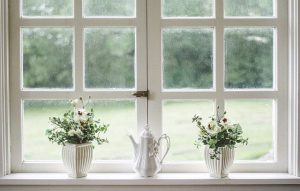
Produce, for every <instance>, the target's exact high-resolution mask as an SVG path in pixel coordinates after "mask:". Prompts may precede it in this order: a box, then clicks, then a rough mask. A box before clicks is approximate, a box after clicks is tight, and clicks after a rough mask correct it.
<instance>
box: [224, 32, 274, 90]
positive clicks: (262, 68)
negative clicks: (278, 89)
mask: <svg viewBox="0 0 300 191" xmlns="http://www.w3.org/2000/svg"><path fill="white" fill-rule="evenodd" d="M273 33H274V29H272V28H247V29H246V28H243V29H242V28H240V29H232V28H230V29H229V28H228V29H225V65H226V70H225V71H226V72H225V87H226V88H273V38H274V37H273V36H274V35H273Z"/></svg>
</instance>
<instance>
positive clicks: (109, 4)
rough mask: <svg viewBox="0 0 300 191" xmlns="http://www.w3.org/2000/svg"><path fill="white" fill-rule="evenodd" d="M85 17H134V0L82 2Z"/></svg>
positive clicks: (93, 0) (89, 0)
mask: <svg viewBox="0 0 300 191" xmlns="http://www.w3.org/2000/svg"><path fill="white" fill-rule="evenodd" d="M83 3H84V16H86V17H135V14H136V13H135V12H136V6H135V3H136V2H135V0H84V1H83Z"/></svg>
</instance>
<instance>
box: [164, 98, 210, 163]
mask: <svg viewBox="0 0 300 191" xmlns="http://www.w3.org/2000/svg"><path fill="white" fill-rule="evenodd" d="M214 105H215V104H214V101H213V100H164V101H163V105H162V109H163V132H164V133H166V134H168V135H169V136H170V138H171V143H172V145H171V150H170V151H169V154H168V155H167V158H166V160H167V161H196V160H203V150H202V148H200V150H199V149H197V148H196V146H195V145H194V143H195V141H196V140H197V134H198V128H197V127H196V124H192V118H193V116H194V115H195V114H197V115H199V116H201V117H202V118H203V122H204V123H208V121H209V117H210V116H212V115H214V107H215V106H214Z"/></svg>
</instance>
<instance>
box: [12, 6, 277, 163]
mask: <svg viewBox="0 0 300 191" xmlns="http://www.w3.org/2000/svg"><path fill="white" fill-rule="evenodd" d="M15 1H18V2H19V3H21V4H20V5H21V6H20V9H21V11H20V14H21V15H20V18H26V19H27V20H26V22H24V23H25V24H24V25H20V26H17V27H18V29H19V30H20V41H19V42H18V45H19V46H20V49H21V51H20V55H18V56H19V57H20V59H19V61H20V63H19V64H20V66H21V67H20V68H21V69H20V76H21V80H20V82H19V83H20V84H19V87H20V92H19V96H18V97H19V98H18V99H19V100H18V101H19V102H20V103H21V106H20V108H21V109H22V112H21V113H22V114H21V115H22V116H20V124H19V125H20V126H21V129H22V149H23V156H22V157H23V159H24V160H25V161H47V160H61V148H60V147H59V146H57V145H55V144H52V143H50V142H49V141H48V139H47V137H46V135H45V130H46V128H48V127H49V126H50V123H49V117H59V116H61V115H62V114H63V113H64V112H65V111H66V110H68V109H72V108H71V106H70V104H69V101H68V100H70V99H73V98H75V95H76V96H81V95H83V96H88V95H91V96H92V102H91V104H92V106H93V107H94V110H95V114H96V116H97V117H98V116H99V118H100V120H101V121H102V122H103V123H109V124H110V128H109V130H108V134H107V136H108V140H109V144H103V145H101V146H95V152H94V159H95V160H103V161H111V160H116V161H119V160H126V161H129V160H131V159H132V156H133V148H132V145H131V143H130V141H129V139H128V137H127V133H128V131H132V132H134V133H136V132H138V129H139V128H142V127H139V125H138V124H139V120H140V119H139V117H138V115H139V111H140V110H139V109H138V108H140V107H139V104H140V102H141V101H140V100H142V101H143V102H146V103H147V99H146V98H136V97H134V96H131V94H132V92H134V91H137V90H143V89H140V88H139V87H140V86H139V83H140V81H143V82H145V84H147V83H149V80H150V79H151V78H152V77H153V76H152V77H149V76H148V78H147V75H139V72H140V68H141V62H140V61H141V60H142V59H141V57H145V60H146V61H145V63H146V64H147V67H148V68H149V67H152V66H151V65H152V63H149V62H148V60H147V58H146V56H145V55H147V54H148V53H147V51H148V52H151V51H156V50H152V49H151V48H150V47H147V46H148V45H147V44H146V45H145V47H146V48H145V50H143V49H140V47H141V44H143V43H142V42H146V39H143V38H147V36H148V35H149V33H151V30H150V29H148V31H146V30H143V29H141V28H140V27H141V26H142V25H141V24H139V22H140V21H139V19H140V18H139V17H141V16H140V15H139V14H140V11H139V7H142V6H139V3H140V1H139V0H82V1H81V2H82V3H80V4H77V3H78V2H77V1H76V0H75V1H74V0H63V1H62V0H15ZM216 1H217V0H161V1H159V2H160V6H161V11H160V12H161V18H160V21H161V23H162V24H161V25H160V27H161V28H160V29H161V30H160V31H161V34H160V36H159V37H158V39H159V40H160V42H161V44H160V45H159V47H160V50H157V51H159V52H160V53H161V58H160V60H161V62H160V63H159V64H160V68H161V69H160V70H158V71H161V72H158V73H157V74H156V75H157V76H161V82H160V84H156V86H157V87H159V88H157V89H160V90H161V91H160V92H152V90H151V89H149V90H150V95H151V94H152V93H153V94H154V95H157V94H158V95H161V96H159V98H158V99H159V100H157V102H159V103H160V110H161V121H160V124H161V125H160V126H159V127H155V128H159V129H160V130H161V131H160V132H163V133H166V134H168V135H169V136H170V138H171V150H170V152H169V154H168V155H167V158H166V161H168V162H170V163H176V162H186V161H188V162H189V161H193V162H194V161H202V160H203V156H202V150H203V148H200V151H199V150H198V149H197V148H196V146H195V145H194V142H195V140H196V138H197V128H196V127H195V124H192V117H193V116H194V115H195V114H198V115H200V116H202V117H203V119H204V121H205V122H207V121H208V120H209V117H210V116H212V115H214V114H215V113H216V107H217V105H218V104H221V107H222V109H223V110H226V111H227V113H228V117H229V118H230V119H231V120H232V121H231V122H235V123H240V124H241V126H242V127H243V128H244V131H245V137H247V138H249V144H248V145H247V146H241V147H240V148H238V149H237V151H236V158H237V159H238V160H247V161H261V162H266V161H275V160H276V156H277V153H276V152H277V151H276V149H277V146H276V141H275V137H276V132H277V130H276V129H277V128H278V127H277V120H278V119H277V116H278V113H277V104H278V102H279V100H278V98H277V97H276V96H273V94H272V92H273V91H277V84H278V83H277V82H278V76H277V75H276V69H277V65H278V64H281V63H277V60H278V59H277V58H276V57H277V54H276V53H277V48H278V47H277V32H278V31H277V27H278V26H271V25H270V24H268V25H266V26H264V24H262V22H260V23H259V25H256V24H255V21H256V19H257V18H259V19H264V18H273V19H274V20H276V16H277V12H276V6H277V1H276V0H251V1H249V0H223V3H222V8H223V17H221V18H220V17H218V19H219V20H218V22H220V21H221V22H222V21H225V22H226V19H227V18H230V19H232V18H234V19H236V20H237V22H236V23H238V20H241V22H240V23H241V24H236V23H234V22H235V21H233V23H234V25H226V24H223V25H218V26H217V25H215V24H214V23H215V22H214V21H215V20H216V19H217V17H216V14H217V13H216V4H217V2H216ZM79 5H80V6H81V9H80V10H81V11H82V12H81V13H80V14H77V13H76V12H74V11H75V10H77V11H78V10H79V9H78V8H77V9H75V7H76V6H79ZM148 11H149V10H148ZM153 11H154V10H153ZM74 15H75V16H74ZM78 15H80V16H81V17H79V18H78ZM36 18H38V19H41V20H43V19H45V23H43V25H41V24H40V23H39V22H36V20H35V19H36ZM112 18H113V21H112V23H109V21H111V20H110V19H112ZM245 18H246V19H249V18H251V19H253V20H252V24H253V25H250V24H247V20H243V19H245ZM61 19H65V21H66V22H65V23H67V24H66V25H64V24H63V22H62V20H61ZM145 19H147V16H146V18H145ZM184 19H186V20H188V21H187V22H190V23H192V24H190V25H189V24H182V23H184ZM194 19H196V20H197V19H198V20H199V24H197V23H196V22H194ZM49 20H50V21H49ZM206 20H207V23H209V24H206V23H205V22H203V21H206ZM30 21H32V23H31V24H29V25H28V26H27V25H26V23H30ZM48 21H49V22H48ZM76 22H79V23H80V24H76ZM144 22H146V20H145V21H144ZM36 23H38V24H37V25H35V24H36ZM195 23H196V24H195ZM202 23H204V24H202ZM56 24H57V25H56ZM77 27H78V28H77ZM218 27H220V28H218ZM219 31H222V33H220V32H219ZM142 33H146V34H145V35H142ZM159 40H158V41H157V42H159ZM220 46H222V47H220ZM146 49H148V50H147V51H146ZM219 51H221V53H220V52H219ZM143 55H144V56H143ZM220 70H223V71H221V73H222V78H221V77H220V76H218V75H219V74H220ZM140 76H142V78H141V77H140ZM153 78H155V76H154V77H153ZM220 87H221V88H220ZM155 91H156V90H155ZM219 91H221V92H219ZM247 91H250V92H254V93H253V94H251V93H250V94H249V95H247V93H245V92H247ZM260 91H261V92H264V94H261V95H260V94H259V92H260ZM23 92H25V93H24V94H23ZM26 92H30V94H29V93H26ZM45 92H46V93H45ZM47 92H50V93H49V95H46V94H47ZM228 92H229V93H228ZM232 92H233V93H232ZM72 93H74V94H72ZM231 93H232V95H233V94H234V95H236V96H235V97H229V96H227V94H228V95H231ZM268 93H270V95H269V94H268ZM254 94H255V96H251V95H254ZM23 95H25V96H24V97H22V96H23ZM28 95H33V96H32V97H31V96H28ZM102 95H103V97H102ZM109 95H112V97H109ZM197 95H199V97H197ZM256 95H258V96H256ZM264 95H266V96H264ZM276 95H277V94H276ZM149 99H152V97H151V96H150V97H149ZM153 99H157V98H156V97H155V96H154V98H153ZM154 101H156V100H154ZM150 103H151V102H149V101H148V104H150ZM146 105H147V104H146ZM144 109H145V113H146V115H151V114H149V113H148V112H149V110H148V109H147V107H146V108H144ZM148 119H149V118H148ZM150 128H151V127H150Z"/></svg>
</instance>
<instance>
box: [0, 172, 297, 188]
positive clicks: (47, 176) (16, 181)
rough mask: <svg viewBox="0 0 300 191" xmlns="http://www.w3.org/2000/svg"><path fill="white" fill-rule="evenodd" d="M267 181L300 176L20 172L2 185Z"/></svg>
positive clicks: (292, 180) (291, 181)
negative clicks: (74, 176)
mask: <svg viewBox="0 0 300 191" xmlns="http://www.w3.org/2000/svg"><path fill="white" fill-rule="evenodd" d="M254 184H255V185H262V184H263V185H267V184H281V185H287V184H300V177H295V176H292V175H289V174H285V173H231V174H230V175H229V178H224V179H215V178H211V177H210V176H209V175H208V174H207V173H161V174H158V175H157V176H156V177H153V178H141V177H139V176H138V175H137V174H134V173H89V174H88V176H87V177H85V178H78V179H74V178H69V177H68V176H67V175H66V174H65V173H16V174H10V175H7V176H5V177H2V178H0V185H99V186H100V185H116V186H120V185H254Z"/></svg>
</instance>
